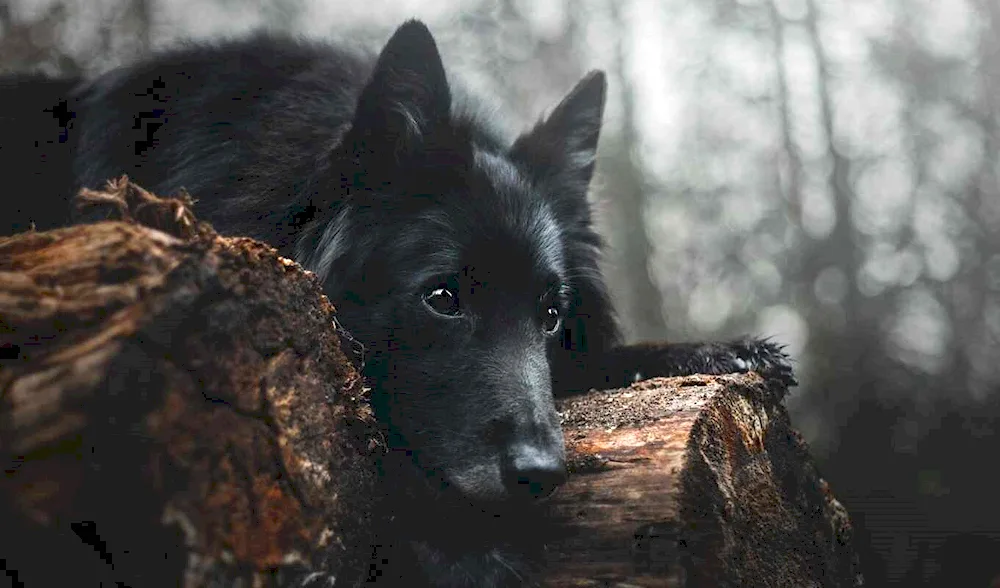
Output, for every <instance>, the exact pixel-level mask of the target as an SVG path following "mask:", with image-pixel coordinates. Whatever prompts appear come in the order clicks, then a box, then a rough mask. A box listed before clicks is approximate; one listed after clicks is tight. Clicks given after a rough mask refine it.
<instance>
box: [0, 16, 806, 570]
mask: <svg viewBox="0 0 1000 588" xmlns="http://www.w3.org/2000/svg"><path fill="white" fill-rule="evenodd" d="M32 92H34V94H42V95H45V94H46V93H48V98H49V99H48V101H46V100H44V99H41V98H33V99H32V101H31V102H30V103H29V102H27V100H26V97H27V96H28V95H29V94H31V93H32ZM34 94H33V95H34ZM604 94H605V82H604V77H603V74H600V73H592V74H590V75H589V76H587V77H586V78H585V79H584V80H582V81H581V82H580V83H579V84H578V85H577V87H576V88H575V89H574V90H573V91H572V92H571V93H570V94H569V95H568V96H567V97H566V98H565V99H564V100H563V102H562V103H560V105H559V106H558V107H557V108H556V109H555V110H554V111H553V112H552V113H551V115H550V116H549V117H548V118H547V119H545V120H544V121H543V122H541V123H539V125H537V126H536V127H535V128H534V129H532V130H531V131H529V132H528V133H526V134H524V135H522V136H521V137H519V138H518V139H516V140H515V141H513V142H512V141H511V138H509V137H506V136H504V135H503V134H501V133H499V132H497V131H496V130H493V129H491V128H490V126H489V125H488V124H485V122H484V121H483V120H482V119H479V118H477V117H476V116H475V115H474V114H473V113H471V112H466V111H463V110H461V109H460V108H459V106H458V104H456V103H455V101H454V100H453V98H452V92H451V90H450V86H449V84H448V82H447V80H446V77H445V72H444V69H443V66H442V64H441V60H440V57H439V55H438V52H437V48H436V46H435V44H434V41H433V39H432V38H431V36H430V33H429V32H428V31H427V29H426V28H425V27H424V26H423V25H422V24H420V23H417V22H412V21H411V22H409V23H407V24H405V25H403V26H402V27H400V29H399V30H397V32H396V33H395V35H394V36H393V37H392V39H391V40H390V41H389V43H388V44H387V45H386V47H385V48H384V49H383V51H382V52H381V53H380V55H379V56H378V57H377V58H374V56H366V55H364V54H361V53H355V52H353V51H349V50H345V49H343V48H338V47H332V46H328V45H320V44H308V43H301V42H294V41H289V40H281V39H274V38H268V37H253V38H251V39H248V40H245V41H239V42H232V43H227V44H222V45H217V46H196V47H189V48H185V49H182V50H179V51H174V52H171V53H166V54H163V55H160V56H157V57H155V58H153V59H152V60H150V61H148V62H146V63H143V64H139V65H136V66H133V67H129V68H123V69H120V70H116V71H112V72H110V73H108V74H105V75H104V76H101V77H99V78H97V79H95V80H92V81H89V82H82V83H80V84H71V83H69V82H66V81H59V80H44V79H40V78H33V77H21V78H11V79H9V80H8V82H7V83H5V84H3V83H0V103H2V104H0V107H2V108H0V113H4V114H0V117H2V116H5V114H9V113H15V114H14V115H13V116H9V115H8V116H6V118H0V147H4V146H6V147H7V149H5V151H6V152H7V153H8V154H11V153H12V152H13V153H15V154H19V155H16V158H15V157H13V156H11V157H6V156H4V155H3V152H2V151H0V160H2V159H3V158H4V157H6V159H5V160H4V162H2V163H0V166H3V170H4V172H5V173H6V174H13V175H14V177H18V176H20V177H22V178H24V177H26V176H28V177H32V181H34V182H35V183H36V186H37V185H39V184H41V185H43V187H44V188H45V190H47V191H48V192H47V193H58V194H59V195H60V196H61V197H68V196H69V195H70V194H72V193H74V192H75V191H76V190H77V189H79V188H80V187H92V188H97V187H100V186H101V185H103V183H104V182H105V181H106V180H108V179H109V178H114V177H117V176H120V175H121V174H123V173H126V174H128V175H129V176H130V177H131V179H133V180H134V181H136V182H137V183H138V184H140V185H142V186H144V187H146V188H148V189H150V190H152V191H153V192H156V193H159V194H172V193H176V192H177V191H178V190H179V189H181V188H185V189H187V190H188V191H189V192H190V193H191V194H192V195H194V197H195V198H196V199H197V200H198V204H197V208H196V212H197V214H198V215H199V216H200V217H201V218H205V219H207V220H209V221H211V222H212V223H213V225H214V226H215V227H216V228H217V229H218V230H219V231H220V232H222V233H228V234H241V235H249V236H252V237H255V238H258V239H260V240H263V241H266V242H268V243H270V244H272V245H274V246H275V247H277V248H278V249H279V250H280V251H281V252H282V253H283V254H284V255H286V256H288V257H291V258H294V259H295V260H297V261H299V262H300V263H302V264H303V265H304V266H305V267H306V268H308V269H311V270H313V271H315V272H316V274H317V275H318V276H319V278H320V279H321V280H322V282H323V284H324V288H325V290H326V292H327V294H328V295H329V297H330V298H331V300H333V301H334V304H335V306H336V308H337V310H338V313H339V316H340V320H341V323H342V324H343V325H344V326H345V327H346V328H348V329H349V330H350V331H351V332H352V333H353V335H354V336H355V337H356V338H357V339H358V340H359V341H361V342H362V343H363V344H364V345H365V347H366V348H367V357H366V359H367V362H366V370H365V371H366V376H367V377H368V378H369V379H370V380H371V382H372V384H373V387H374V396H373V401H374V404H375V407H376V411H377V415H378V417H379V418H380V420H381V422H383V423H384V424H385V426H386V427H387V430H388V432H389V435H390V437H389V438H390V444H391V446H392V448H393V452H392V454H391V455H390V458H389V459H387V460H386V464H385V465H386V468H385V470H386V475H387V476H389V477H391V478H393V480H392V482H391V483H390V484H388V485H387V487H391V488H395V489H397V490H398V493H397V494H396V495H395V498H396V499H397V500H396V501H395V504H396V507H397V511H396V514H397V516H396V519H395V520H394V525H395V526H394V527H393V529H392V530H391V533H390V534H391V535H392V539H393V541H394V542H395V544H396V545H397V546H402V547H403V548H404V549H403V550H396V551H392V552H390V553H392V554H393V556H392V557H390V558H389V560H390V561H389V566H387V567H386V569H385V570H379V571H381V572H383V578H387V577H398V576H400V575H408V576H410V577H409V578H408V579H407V580H406V582H405V584H404V585H407V586H416V585H419V584H420V583H421V582H423V583H427V584H430V585H436V586H483V587H489V586H501V585H521V584H524V583H527V582H528V580H527V576H526V574H527V573H528V572H529V570H528V569H527V568H526V567H522V566H521V565H520V563H519V559H520V558H519V557H518V555H519V552H521V551H523V547H522V546H523V545H524V544H525V542H526V540H527V538H528V537H529V536H531V535H533V534H534V530H533V529H531V528H530V527H522V526H520V523H521V522H524V523H525V524H526V525H530V524H532V523H530V522H529V519H528V518H526V517H524V514H525V513H528V512H530V511H531V510H532V509H533V508H534V505H535V503H536V502H537V500H535V499H536V498H538V497H541V496H545V495H547V494H548V493H549V492H551V490H552V489H553V488H554V487H555V486H557V485H558V484H559V483H560V482H561V481H562V479H563V476H564V469H565V466H564V454H563V453H564V452H563V440H562V435H561V432H560V427H559V420H558V415H557V413H556V411H555V408H554V404H553V395H554V394H560V393H568V392H570V391H574V390H586V389H588V388H591V387H608V386H612V385H622V384H624V383H627V382H628V381H630V380H631V378H633V377H634V376H635V374H636V373H641V374H642V375H644V376H654V375H681V374H687V373H696V372H700V373H724V372H731V371H746V370H748V369H754V370H758V371H761V372H763V373H765V375H769V376H773V377H779V378H784V379H786V380H788V381H791V372H790V369H789V368H788V364H787V361H786V358H785V356H784V355H783V354H782V353H781V352H780V350H779V349H777V348H776V347H774V346H773V345H771V344H769V343H766V342H761V341H757V340H745V341H740V342H735V343H732V344H705V345H698V344H691V345H678V346H672V347H662V348H659V349H657V350H648V351H642V350H641V349H636V348H630V349H626V350H622V351H616V350H615V349H614V348H615V345H616V343H617V331H616V328H615V321H614V319H613V315H612V311H611V307H610V303H609V297H608V294H607V289H606V284H605V283H604V282H603V280H602V278H601V275H600V271H599V269H598V256H599V246H600V239H599V237H598V236H597V234H596V233H595V232H594V231H593V229H592V228H591V213H590V208H589V206H588V203H587V199H586V194H587V187H588V184H589V182H590V178H591V174H592V171H593V166H594V159H595V157H594V156H595V151H596V147H597V139H598V133H599V130H600V124H601V116H602V111H603V106H604ZM54 98H64V99H65V102H61V101H59V100H55V99H54ZM57 102H58V105H57ZM45 105H51V106H54V108H52V109H48V110H46V112H45V114H44V115H42V114H40V112H41V109H42V107H43V106H45ZM29 114H30V116H28V115H29ZM26 116H27V118H25V117H26ZM26 137H28V138H30V141H29V140H26V139H25V138H26ZM18 141H20V142H21V144H20V147H21V148H20V149H19V148H18V143H17V142H18ZM6 179H7V180H8V181H10V179H11V175H7V176H6ZM33 191H34V192H35V193H38V192H39V190H33ZM4 208H6V209H8V210H10V209H11V208H12V206H9V205H5V206H4ZM13 208H15V209H19V216H17V215H14V216H10V217H8V218H11V219H12V221H11V224H12V227H13V228H14V229H18V228H23V227H25V226H27V225H28V223H29V222H30V223H32V224H34V225H35V226H37V227H38V228H40V229H44V228H48V227H50V226H54V225H57V224H61V223H63V222H67V221H69V220H74V221H80V220H89V219H70V217H69V216H62V215H61V214H60V213H59V211H60V210H66V211H67V212H68V207H66V206H65V204H61V205H59V206H55V205H53V204H51V203H43V204H41V205H38V206H35V207H31V208H26V207H24V206H21V207H18V203H13ZM496 515H500V518H497V516H496ZM403 552H405V554H406V555H400V554H401V553H403ZM404 561H405V562H407V563H405V564H404V563H403V562H404ZM394 566H395V567H394ZM414 576H419V577H420V579H419V580H418V579H417V578H416V577H414Z"/></svg>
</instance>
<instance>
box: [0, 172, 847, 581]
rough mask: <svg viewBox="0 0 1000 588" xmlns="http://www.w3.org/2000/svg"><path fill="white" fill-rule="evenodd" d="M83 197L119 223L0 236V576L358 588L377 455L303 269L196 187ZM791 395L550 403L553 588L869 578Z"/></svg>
mask: <svg viewBox="0 0 1000 588" xmlns="http://www.w3.org/2000/svg"><path fill="white" fill-rule="evenodd" d="M81 204H84V205H97V206H106V207H109V209H110V210H111V211H112V212H114V213H115V214H114V216H118V217H121V218H123V219H124V220H125V221H127V222H102V223H97V224H93V225H87V226H77V227H71V228H66V229H60V230H56V231H50V232H45V233H35V232H30V233H22V234H19V235H16V236H14V237H11V238H6V239H0V353H5V354H6V355H5V357H6V359H2V360H0V463H2V464H3V467H4V475H3V477H2V478H0V520H2V521H3V522H4V524H3V526H2V529H0V550H2V552H0V558H3V559H4V560H5V561H6V564H5V565H6V567H7V569H9V570H11V569H12V570H18V574H20V575H21V576H22V577H21V578H19V579H21V580H23V581H25V582H27V584H26V585H28V586H33V585H40V586H48V585H70V584H66V583H65V576H66V575H67V574H69V575H70V577H73V578H78V579H82V578H86V579H88V580H90V579H97V580H101V581H106V582H108V583H109V585H114V582H115V581H123V582H125V583H126V584H127V585H132V586H149V585H157V586H158V585H170V586H177V585H185V586H191V587H194V586H204V585H209V584H213V583H215V585H219V584H220V583H221V585H234V584H233V583H234V582H235V581H236V580H237V579H239V580H241V581H243V582H244V583H243V585H246V586H249V585H281V584H282V583H283V579H284V578H286V577H287V576H286V575H285V574H286V571H287V570H293V571H296V573H300V572H301V571H302V570H305V571H306V572H319V573H322V574H324V575H326V576H331V577H337V578H338V582H337V585H344V586H350V585H353V584H354V582H355V581H356V580H357V579H358V578H360V577H362V576H363V575H364V572H365V571H367V570H366V566H367V561H366V557H367V555H368V554H369V553H370V538H371V529H372V527H373V518H374V517H376V516H377V513H378V504H377V498H378V496H379V495H380V494H381V492H380V490H379V488H378V482H377V479H376V475H375V471H376V468H375V467H374V465H373V464H374V459H375V458H376V457H377V456H378V455H379V454H380V452H381V451H382V450H383V449H384V443H383V441H382V439H381V437H380V435H379V434H378V431H377V427H376V426H375V424H374V422H373V418H372V414H371V410H370V408H369V407H368V404H367V397H366V390H365V389H364V386H363V382H362V380H361V378H360V377H359V376H358V374H357V372H356V371H355V369H354V367H353V366H352V365H351V362H350V361H349V360H348V358H347V357H345V355H344V353H343V352H342V351H341V349H340V343H341V339H340V337H339V336H338V334H337V331H336V329H335V328H334V310H333V308H332V306H331V305H330V304H329V302H328V301H327V300H326V298H325V297H324V296H323V295H322V294H321V292H320V287H319V284H318V282H317V280H316V279H315V277H314V276H312V275H311V274H310V273H308V272H305V271H303V270H302V269H301V268H300V267H299V266H298V265H296V264H294V263H292V262H290V261H288V260H285V259H282V258H280V257H278V256H277V254H276V253H275V251H274V250H273V249H271V248H270V247H267V246H265V245H262V244H260V243H257V242H255V241H252V240H249V239H241V238H223V237H220V236H218V235H215V234H214V233H213V232H212V231H211V230H210V228H208V227H205V226H204V225H201V224H199V223H198V222H197V221H196V220H195V219H194V217H193V215H191V213H190V201H189V200H186V199H184V198H181V199H177V200H162V201H161V200H159V199H156V198H155V197H153V196H152V195H149V194H148V193H145V192H143V191H141V190H139V189H138V188H136V187H134V186H133V185H131V184H128V183H127V182H119V183H116V184H113V185H112V186H111V187H110V189H109V190H108V191H107V192H103V193H87V194H84V195H82V198H81ZM137 221H138V222H137ZM149 227H156V229H155V230H154V229H152V228H149ZM784 392H785V391H784V390H782V389H780V388H779V387H778V385H777V384H774V383H771V382H765V381H764V380H762V379H761V378H760V377H758V376H756V375H754V374H747V375H730V376H718V377H708V376H704V377H701V376H698V377H690V378H673V379H654V380H648V381H644V382H640V383H638V384H635V385H633V386H632V387H630V388H627V389H623V390H614V391H602V392H592V393H590V394H587V395H583V396H579V397H574V398H570V399H566V400H563V401H561V402H560V404H559V410H560V412H561V413H562V415H563V421H564V422H563V427H564V433H565V435H566V440H567V449H568V454H569V458H570V469H571V473H572V475H571V476H570V480H569V482H568V483H567V484H566V485H565V486H564V487H563V488H561V489H560V490H559V491H558V492H557V493H556V495H555V496H554V497H553V498H552V499H551V501H550V502H551V506H552V511H553V515H554V519H555V521H556V523H557V524H556V531H557V536H556V538H555V540H554V541H553V542H552V543H551V544H550V545H549V546H548V550H547V553H548V558H549V561H548V566H547V569H548V572H547V576H546V578H545V585H548V586H554V587H562V586H619V587H621V588H625V587H627V586H857V585H860V582H861V580H860V575H859V573H858V565H857V560H856V556H855V555H854V551H853V546H852V540H851V530H850V524H849V521H848V518H847V515H846V513H845V512H844V510H843V508H842V507H841V506H840V505H839V503H837V502H836V500H835V499H834V498H833V496H832V494H831V493H830V491H829V489H828V488H827V486H826V484H825V483H824V482H823V480H822V479H821V478H820V477H819V475H818V473H817V472H816V469H815V466H814V465H813V462H812V460H811V459H810V457H809V455H808V451H807V449H806V447H805V444H804V442H803V441H802V439H801V438H800V437H799V436H798V434H797V433H796V432H795V431H794V430H793V428H792V427H791V423H790V422H789V419H788V415H787V412H786V411H785V409H784V407H783V405H782V403H781V397H782V396H783V395H784ZM39 554H42V555H41V556H40V555H39ZM54 562H59V563H58V564H56V565H53V564H54ZM300 577H301V576H300ZM73 585H95V583H94V582H90V581H85V582H83V583H82V584H81V583H79V582H75V583H73Z"/></svg>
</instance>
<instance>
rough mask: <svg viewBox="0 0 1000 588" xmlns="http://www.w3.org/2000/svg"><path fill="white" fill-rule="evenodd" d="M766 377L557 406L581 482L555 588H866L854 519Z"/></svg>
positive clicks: (560, 503)
mask: <svg viewBox="0 0 1000 588" xmlns="http://www.w3.org/2000/svg"><path fill="white" fill-rule="evenodd" d="M784 393H785V391H784V390H783V389H782V388H781V386H780V385H778V384H776V383H774V382H766V381H764V380H763V379H762V378H761V377H759V376H758V375H756V374H741V375H736V374H734V375H726V376H692V377H687V378H657V379H651V380H645V381H642V382H639V383H636V384H633V385H632V386H631V387H629V388H626V389H622V390H613V391H602V392H596V391H595V392H591V393H590V394H587V395H584V396H580V397H576V398H570V399H567V400H565V401H563V402H562V403H561V404H560V405H559V409H560V412H561V414H562V416H563V432H564V434H565V436H566V445H567V452H568V457H569V466H570V472H571V474H572V475H571V476H570V478H569V482H568V483H567V484H566V485H565V486H564V487H562V488H560V489H559V490H558V492H557V493H556V495H555V496H554V497H553V500H552V502H553V504H552V510H553V515H554V518H555V519H556V520H558V521H559V522H558V525H559V527H560V529H559V533H560V535H561V539H559V540H558V541H557V542H555V543H554V544H552V545H549V548H548V560H549V561H548V566H547V569H548V571H549V573H548V576H547V582H546V585H547V586H552V587H554V588H558V587H569V586H619V587H622V588H625V587H627V586H649V587H652V586H670V587H680V586H688V587H691V586H704V587H710V586H788V587H799V586H861V585H862V584H863V581H862V577H861V574H860V567H859V564H858V561H857V556H856V554H855V551H854V548H853V542H852V534H851V526H850V521H849V520H848V516H847V513H846V511H845V510H844V508H843V507H842V506H841V505H840V503H838V502H837V501H836V499H835V498H834V497H833V494H832V493H831V492H830V489H829V487H828V486H827V484H826V483H825V482H824V481H823V480H822V478H820V476H819V474H818V472H817V471H816V468H815V465H814V463H813V461H812V459H811V458H810V456H809V453H808V449H807V447H806V445H805V442H804V441H803V440H802V438H801V437H800V436H799V434H798V433H797V432H796V431H795V430H793V429H792V427H791V423H790V421H789V418H788V413H787V412H786V410H785V408H784V406H783V404H782V403H781V398H782V397H783V396H784Z"/></svg>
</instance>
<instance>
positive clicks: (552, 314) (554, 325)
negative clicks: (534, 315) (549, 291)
mask: <svg viewBox="0 0 1000 588" xmlns="http://www.w3.org/2000/svg"><path fill="white" fill-rule="evenodd" d="M541 319H542V331H544V332H545V333H547V334H549V335H551V334H552V333H555V332H556V331H557V330H559V327H560V326H562V317H561V316H559V309H558V308H556V307H555V306H549V307H548V308H546V309H544V310H542V316H541Z"/></svg>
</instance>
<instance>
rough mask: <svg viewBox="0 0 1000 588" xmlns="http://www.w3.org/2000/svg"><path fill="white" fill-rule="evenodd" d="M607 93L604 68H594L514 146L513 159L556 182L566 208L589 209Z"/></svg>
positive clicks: (570, 209)
mask: <svg viewBox="0 0 1000 588" xmlns="http://www.w3.org/2000/svg"><path fill="white" fill-rule="evenodd" d="M606 94H607V82H606V81H605V76H604V72H601V71H592V72H590V73H589V74H587V75H586V76H585V77H584V78H583V79H582V80H580V81H579V82H578V83H577V85H576V87H574V88H573V90H572V91H570V93H569V94H568V95H567V96H566V97H565V98H563V100H562V102H560V103H559V105H558V106H556V108H555V110H553V111H552V113H551V114H550V115H549V116H548V117H547V118H546V119H545V120H543V121H541V122H539V123H538V124H537V125H535V128H533V129H531V130H530V131H528V132H527V133H525V134H524V135H521V137H519V138H518V139H517V140H516V141H515V142H514V144H513V145H512V146H511V148H510V155H511V158H512V159H514V160H515V161H518V162H520V163H521V164H523V165H524V166H525V167H527V168H528V169H529V170H531V172H532V173H533V174H534V175H535V176H536V177H538V178H540V179H542V180H543V181H547V182H550V183H552V184H554V186H555V187H556V190H555V192H556V193H557V194H558V199H559V200H560V202H559V203H558V204H559V206H558V208H560V209H563V208H565V209H566V210H567V211H570V212H572V211H577V212H581V211H586V210H588V207H587V206H586V197H587V189H588V187H589V185H590V178H591V175H592V174H593V172H594V164H595V162H596V156H597V140H598V137H599V136H600V133H601V121H602V118H603V116H604V99H605V95H606Z"/></svg>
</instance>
